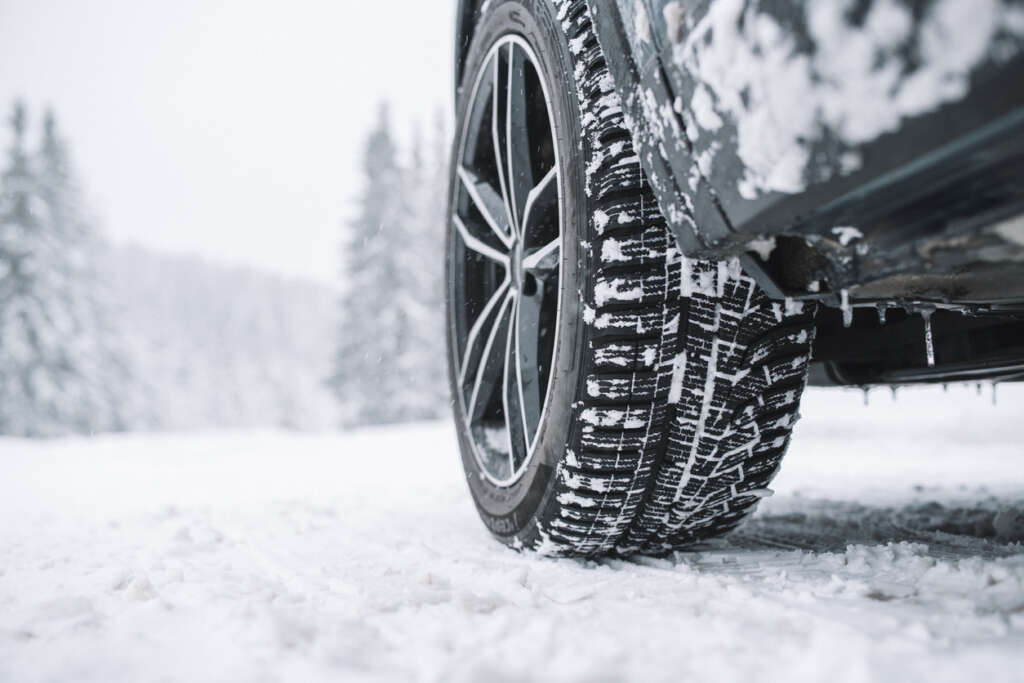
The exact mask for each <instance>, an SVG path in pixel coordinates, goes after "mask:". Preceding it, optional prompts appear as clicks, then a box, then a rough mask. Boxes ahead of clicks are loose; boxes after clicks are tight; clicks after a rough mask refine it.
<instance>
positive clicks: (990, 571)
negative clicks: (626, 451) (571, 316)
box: [0, 387, 1024, 683]
mask: <svg viewBox="0 0 1024 683" xmlns="http://www.w3.org/2000/svg"><path fill="white" fill-rule="evenodd" d="M999 392H1000V394H999V405H998V406H996V407H993V406H992V404H991V397H990V395H989V393H988V389H986V392H985V395H984V396H983V397H980V398H979V397H976V396H975V394H974V390H973V389H970V390H968V389H963V388H951V389H950V391H949V393H948V394H944V393H942V391H941V390H939V389H934V390H924V391H919V392H910V391H905V392H903V393H902V394H901V395H900V397H899V400H898V401H896V402H894V401H893V399H892V398H891V397H890V395H889V393H888V392H887V391H884V392H883V391H876V392H874V393H873V394H872V398H871V406H870V407H868V408H864V407H863V401H862V397H861V395H860V394H859V393H849V392H842V393H835V392H832V393H828V392H822V391H812V392H810V393H809V394H808V396H807V398H806V399H805V403H804V408H803V413H804V416H805V417H804V420H803V422H802V423H801V424H800V425H799V426H798V428H797V432H796V440H795V443H794V447H793V448H792V450H791V452H790V454H789V456H788V457H787V461H786V463H785V464H784V466H783V469H782V473H781V474H780V475H779V477H778V478H777V479H776V482H775V486H774V488H775V489H776V491H777V494H776V496H775V497H773V498H770V499H767V500H765V501H763V502H762V505H761V508H760V510H759V512H758V515H757V516H756V518H755V519H754V520H753V521H752V522H751V523H750V524H748V525H747V526H746V527H745V528H744V529H743V530H742V531H741V533H739V534H737V535H736V536H734V537H733V538H732V539H730V540H729V541H727V542H723V543H720V544H717V545H713V546H707V547H704V548H702V549H700V550H699V551H698V552H693V553H688V554H680V555H678V556H677V557H675V558H674V559H670V560H643V559H638V560H637V561H635V562H623V561H606V562H599V563H583V562H575V561H570V560H551V559H545V558H540V557H536V556H532V555H521V554H516V553H514V552H512V551H510V550H507V549H505V548H504V547H503V546H500V545H498V544H497V543H495V542H494V541H492V540H491V539H490V538H489V537H488V536H487V534H486V533H485V531H484V529H483V527H482V526H481V525H480V523H479V522H478V521H477V518H476V515H475V513H474V511H473V509H472V505H471V503H470V501H469V497H468V493H467V491H466V489H465V485H464V483H463V482H462V480H461V471H460V466H459V462H458V458H457V456H456V452H455V446H454V441H453V436H452V433H451V430H450V428H449V427H448V425H447V424H440V425H417V426H410V427H403V428H396V429H389V430H368V431H364V432H361V433H357V434H350V435H330V436H303V435H289V434H282V433H247V434H203V435H179V436H124V437H120V436H119V437H101V438H96V439H93V440H67V441H57V442H49V443H28V442H23V441H10V440H8V441H2V440H0V681H11V682H18V683H22V682H31V681H102V682H103V683H116V682H119V681H131V682H132V683H137V682H140V681H302V682H306V681H339V680H346V681H347V680H408V679H412V680H427V681H430V680H445V681H447V680H469V681H476V680H483V681H492V680H494V681H505V680H509V681H512V680H535V679H538V680H567V681H568V680H573V681H575V680H578V681H616V680H636V681H640V680H643V681H647V680H692V681H706V680H744V681H749V680H757V681H765V680H779V681H800V680H828V681H830V682H831V683H838V682H841V681H869V680H870V681H875V680H899V681H901V682H906V681H919V680H920V681H923V680H927V681H932V682H934V681H947V680H949V681H959V680H979V681H986V683H988V682H991V681H1009V680H1024V545H1022V541H1024V439H1022V437H1021V429H1022V428H1024V424H1022V423H1024V419H1022V418H1024V387H1022V388H1021V389H1017V388H1012V387H1000V389H999Z"/></svg>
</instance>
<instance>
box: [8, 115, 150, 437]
mask: <svg viewBox="0 0 1024 683" xmlns="http://www.w3.org/2000/svg"><path fill="white" fill-rule="evenodd" d="M9 123H10V129H11V134H12V142H11V145H10V148H9V149H8V150H7V158H6V166H5V168H4V170H3V175H2V178H0V433H3V434H15V435H19V436H52V435H57V434H63V433H67V432H86V433H87V432H92V431H107V430H121V429H126V428H128V427H129V426H130V424H131V422H132V418H131V416H130V415H129V414H127V411H128V408H127V405H126V404H125V402H124V401H123V400H122V396H123V392H124V391H125V387H126V386H127V384H128V383H129V382H130V378H131V369H130V368H128V367H127V365H126V362H125V354H124V353H123V347H122V339H121V338H120V336H119V334H118V332H117V330H116V328H115V325H116V321H115V313H114V309H113V307H112V305H111V304H110V302H109V300H108V297H107V292H105V291H104V287H103V284H102V281H101V279H100V278H99V277H98V273H97V272H96V264H97V262H98V253H99V250H100V249H101V243H100V241H99V239H98V236H97V233H96V230H95V228H94V227H93V225H92V223H91V222H90V221H89V220H88V219H87V217H86V213H85V210H84V207H83V206H82V203H81V195H80V192H79V188H78V186H77V185H76V182H75V178H74V175H73V173H72V171H71V166H70V162H69V159H68V152H67V148H66V145H65V143H64V141H63V140H62V139H61V137H60V135H59V132H58V130H57V124H56V121H55V120H54V117H53V114H52V112H47V113H46V115H45V117H44V119H43V125H42V133H41V135H40V136H39V138H38V139H37V140H34V141H32V142H30V141H29V140H28V135H27V130H28V119H27V116H26V112H25V108H24V107H23V106H22V105H21V104H17V105H15V106H14V108H13V111H12V113H11V117H10V120H9Z"/></svg>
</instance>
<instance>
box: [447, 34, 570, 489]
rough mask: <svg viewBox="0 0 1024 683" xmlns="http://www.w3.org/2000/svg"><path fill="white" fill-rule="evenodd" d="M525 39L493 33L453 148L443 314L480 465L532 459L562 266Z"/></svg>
mask: <svg viewBox="0 0 1024 683" xmlns="http://www.w3.org/2000/svg"><path fill="white" fill-rule="evenodd" d="M537 64H538V62H537V59H536V56H535V54H534V52H533V50H532V49H531V48H530V46H529V45H528V44H527V43H526V42H525V41H524V40H523V39H522V38H521V37H519V36H516V35H508V36H505V37H503V38H501V39H500V40H498V41H497V42H496V43H495V44H494V45H493V46H492V48H491V50H490V51H489V52H488V54H487V57H486V58H485V59H484V61H483V67H482V68H481V69H480V71H479V72H478V73H477V76H476V79H475V82H474V84H473V88H472V90H471V94H470V100H469V107H468V108H467V109H466V116H465V119H464V124H463V127H462V130H461V131H460V140H459V146H458V151H457V154H456V157H455V161H454V164H455V176H456V178H455V183H454V196H453V203H452V215H451V226H450V230H451V232H452V235H451V239H450V245H451V248H450V253H449V255H448V257H449V259H450V261H449V263H450V278H449V286H450V287H451V291H450V292H449V301H450V310H449V315H450V324H451V327H452V332H453V340H454V342H455V343H454V344H453V345H452V346H453V354H454V358H453V359H452V362H453V363H454V367H455V377H456V385H457V391H456V394H457V396H456V399H457V400H458V401H459V402H460V406H461V408H462V410H461V415H462V419H464V420H465V425H464V426H465V428H466V430H467V432H468V434H469V435H470V441H471V443H472V448H473V454H474V456H475V458H476V460H477V463H478V464H479V466H480V471H481V473H482V474H483V476H484V477H485V478H487V479H489V480H490V481H491V482H492V483H494V484H496V485H499V486H509V485H512V484H514V483H515V482H516V481H518V480H519V479H520V477H521V476H522V474H523V472H525V470H526V468H527V466H528V465H529V464H530V462H531V460H532V458H533V455H534V450H535V447H536V445H537V440H538V435H539V434H540V431H541V426H542V425H543V422H544V418H545V416H546V412H547V403H548V394H549V393H550V388H551V378H552V374H553V373H552V370H553V365H554V363H553V361H554V358H555V337H556V333H557V329H558V318H559V308H560V306H559V294H560V284H561V276H562V266H561V261H562V258H561V257H562V235H563V230H562V179H561V172H560V165H559V160H558V152H557V149H556V145H555V136H554V135H553V131H554V125H553V121H552V118H551V112H552V109H551V100H550V98H549V96H548V89H547V86H546V84H545V82H544V79H543V77H542V76H541V71H540V69H539V68H538V66H537Z"/></svg>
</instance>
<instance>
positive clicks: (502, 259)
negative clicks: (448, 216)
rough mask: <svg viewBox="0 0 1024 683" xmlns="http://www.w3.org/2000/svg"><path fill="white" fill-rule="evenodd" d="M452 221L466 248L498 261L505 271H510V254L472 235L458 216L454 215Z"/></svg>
mask: <svg viewBox="0 0 1024 683" xmlns="http://www.w3.org/2000/svg"><path fill="white" fill-rule="evenodd" d="M452 221H453V222H454V223H455V229H456V230H458V232H459V236H460V237H461V238H462V242H463V244H465V245H466V248H468V249H470V250H472V251H475V252H476V253H478V254H480V255H481V256H485V257H487V258H489V259H491V260H492V261H497V262H498V263H500V264H501V265H502V266H503V267H504V268H505V270H508V254H504V253H502V252H500V251H498V250H497V249H495V248H493V247H491V246H489V245H488V244H487V243H485V242H484V241H483V240H481V239H480V238H478V237H475V236H474V235H473V234H472V233H470V231H469V228H467V227H466V224H465V223H464V222H463V220H462V219H461V218H459V215H458V214H453V215H452Z"/></svg>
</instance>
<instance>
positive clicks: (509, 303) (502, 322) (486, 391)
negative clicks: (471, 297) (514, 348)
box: [468, 291, 515, 422]
mask: <svg viewBox="0 0 1024 683" xmlns="http://www.w3.org/2000/svg"><path fill="white" fill-rule="evenodd" d="M514 303H515V302H514V297H513V295H512V293H511V291H509V292H508V293H506V295H505V297H504V299H503V300H502V303H501V308H500V309H499V310H498V315H497V317H495V319H494V324H493V325H492V326H491V329H490V332H489V333H488V335H487V342H486V343H485V344H484V348H483V351H482V353H481V355H480V360H479V363H478V364H477V368H476V373H475V375H474V378H473V387H472V389H471V391H470V395H469V404H468V411H469V419H470V422H472V421H473V419H474V418H475V417H478V416H480V415H482V414H483V413H484V412H485V411H486V410H487V407H488V406H489V405H491V401H492V400H493V398H494V391H495V389H497V387H498V385H499V384H500V383H501V381H502V375H503V374H504V370H505V365H506V363H507V360H506V356H505V352H506V350H507V349H506V344H504V343H502V342H503V341H504V336H505V335H507V334H508V328H509V327H510V326H511V319H512V311H513V305H514Z"/></svg>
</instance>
